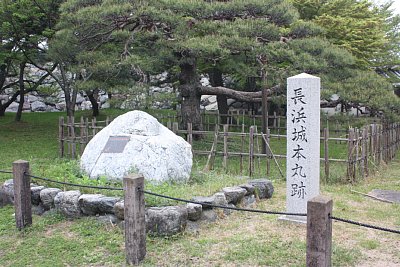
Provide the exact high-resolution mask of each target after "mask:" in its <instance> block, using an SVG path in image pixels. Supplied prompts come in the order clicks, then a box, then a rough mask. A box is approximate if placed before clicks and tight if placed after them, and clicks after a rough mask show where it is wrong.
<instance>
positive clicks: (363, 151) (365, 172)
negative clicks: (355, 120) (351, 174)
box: [361, 127, 368, 177]
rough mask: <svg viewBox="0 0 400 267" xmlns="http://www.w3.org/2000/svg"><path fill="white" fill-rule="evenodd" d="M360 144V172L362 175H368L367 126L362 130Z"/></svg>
mask: <svg viewBox="0 0 400 267" xmlns="http://www.w3.org/2000/svg"><path fill="white" fill-rule="evenodd" d="M361 144H362V146H361V170H362V171H361V173H362V176H363V177H366V176H368V127H364V129H363V131H362V143H361Z"/></svg>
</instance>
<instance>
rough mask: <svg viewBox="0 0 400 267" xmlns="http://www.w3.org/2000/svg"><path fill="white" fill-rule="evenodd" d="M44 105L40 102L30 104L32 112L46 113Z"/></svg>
mask: <svg viewBox="0 0 400 267" xmlns="http://www.w3.org/2000/svg"><path fill="white" fill-rule="evenodd" d="M46 108H47V106H46V104H45V103H43V102H41V101H35V102H33V103H31V110H32V111H35V112H37V111H46Z"/></svg>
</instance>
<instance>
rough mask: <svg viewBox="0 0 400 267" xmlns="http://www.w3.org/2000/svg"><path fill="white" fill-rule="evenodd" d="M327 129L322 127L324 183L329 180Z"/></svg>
mask: <svg viewBox="0 0 400 267" xmlns="http://www.w3.org/2000/svg"><path fill="white" fill-rule="evenodd" d="M328 141H329V131H328V129H327V128H324V163H325V183H326V182H328V180H329V145H328Z"/></svg>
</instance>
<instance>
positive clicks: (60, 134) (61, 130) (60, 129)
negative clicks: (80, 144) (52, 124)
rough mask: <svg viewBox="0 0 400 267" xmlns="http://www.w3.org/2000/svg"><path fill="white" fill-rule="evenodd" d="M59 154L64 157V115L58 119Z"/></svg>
mask: <svg viewBox="0 0 400 267" xmlns="http://www.w3.org/2000/svg"><path fill="white" fill-rule="evenodd" d="M58 139H59V156H60V158H63V157H64V117H60V118H59V119H58Z"/></svg>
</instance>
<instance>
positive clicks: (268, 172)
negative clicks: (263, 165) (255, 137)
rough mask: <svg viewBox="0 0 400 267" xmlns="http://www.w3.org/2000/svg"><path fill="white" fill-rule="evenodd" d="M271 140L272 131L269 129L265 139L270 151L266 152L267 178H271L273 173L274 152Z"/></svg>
mask: <svg viewBox="0 0 400 267" xmlns="http://www.w3.org/2000/svg"><path fill="white" fill-rule="evenodd" d="M270 138H271V130H270V129H269V128H268V129H267V136H266V137H265V139H266V143H265V144H266V145H267V146H268V150H267V151H266V154H267V176H269V174H270V172H271V161H270V159H271V158H272V151H271V149H270V144H269V143H270Z"/></svg>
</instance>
